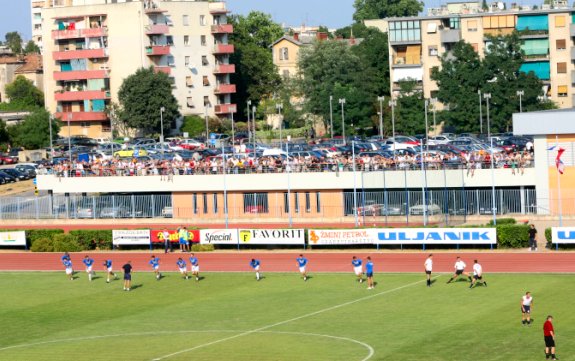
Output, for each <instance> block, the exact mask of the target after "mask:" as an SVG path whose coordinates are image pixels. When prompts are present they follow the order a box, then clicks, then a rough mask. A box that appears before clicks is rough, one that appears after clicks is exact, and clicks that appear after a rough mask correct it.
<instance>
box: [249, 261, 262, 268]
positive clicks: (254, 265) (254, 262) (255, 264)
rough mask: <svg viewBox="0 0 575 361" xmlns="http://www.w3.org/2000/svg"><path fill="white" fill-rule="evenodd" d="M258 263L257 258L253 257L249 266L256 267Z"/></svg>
mask: <svg viewBox="0 0 575 361" xmlns="http://www.w3.org/2000/svg"><path fill="white" fill-rule="evenodd" d="M259 265H260V261H259V260H257V259H254V260H253V261H251V262H250V266H252V268H256V267H257V266H259Z"/></svg>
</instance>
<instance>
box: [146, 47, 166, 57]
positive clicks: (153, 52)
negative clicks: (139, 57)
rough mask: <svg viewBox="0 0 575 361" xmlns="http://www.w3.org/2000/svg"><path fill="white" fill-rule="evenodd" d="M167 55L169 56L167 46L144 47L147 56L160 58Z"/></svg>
mask: <svg viewBox="0 0 575 361" xmlns="http://www.w3.org/2000/svg"><path fill="white" fill-rule="evenodd" d="M169 54H170V47H169V46H167V45H155V46H148V47H146V55H147V56H162V55H169Z"/></svg>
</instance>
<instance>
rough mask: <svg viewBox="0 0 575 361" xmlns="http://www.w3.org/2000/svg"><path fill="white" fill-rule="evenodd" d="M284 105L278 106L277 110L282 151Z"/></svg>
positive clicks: (278, 104)
mask: <svg viewBox="0 0 575 361" xmlns="http://www.w3.org/2000/svg"><path fill="white" fill-rule="evenodd" d="M283 107H284V105H283V104H282V103H277V104H276V109H277V110H278V120H279V123H280V149H282V128H283V119H282V109H283Z"/></svg>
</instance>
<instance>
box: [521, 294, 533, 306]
mask: <svg viewBox="0 0 575 361" xmlns="http://www.w3.org/2000/svg"><path fill="white" fill-rule="evenodd" d="M531 302H533V297H531V296H527V295H525V296H523V306H531Z"/></svg>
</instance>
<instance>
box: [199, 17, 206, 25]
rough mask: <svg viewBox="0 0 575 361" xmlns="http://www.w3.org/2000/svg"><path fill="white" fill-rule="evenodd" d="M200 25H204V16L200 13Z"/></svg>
mask: <svg viewBox="0 0 575 361" xmlns="http://www.w3.org/2000/svg"><path fill="white" fill-rule="evenodd" d="M200 25H201V26H205V25H206V16H205V15H200Z"/></svg>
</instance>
